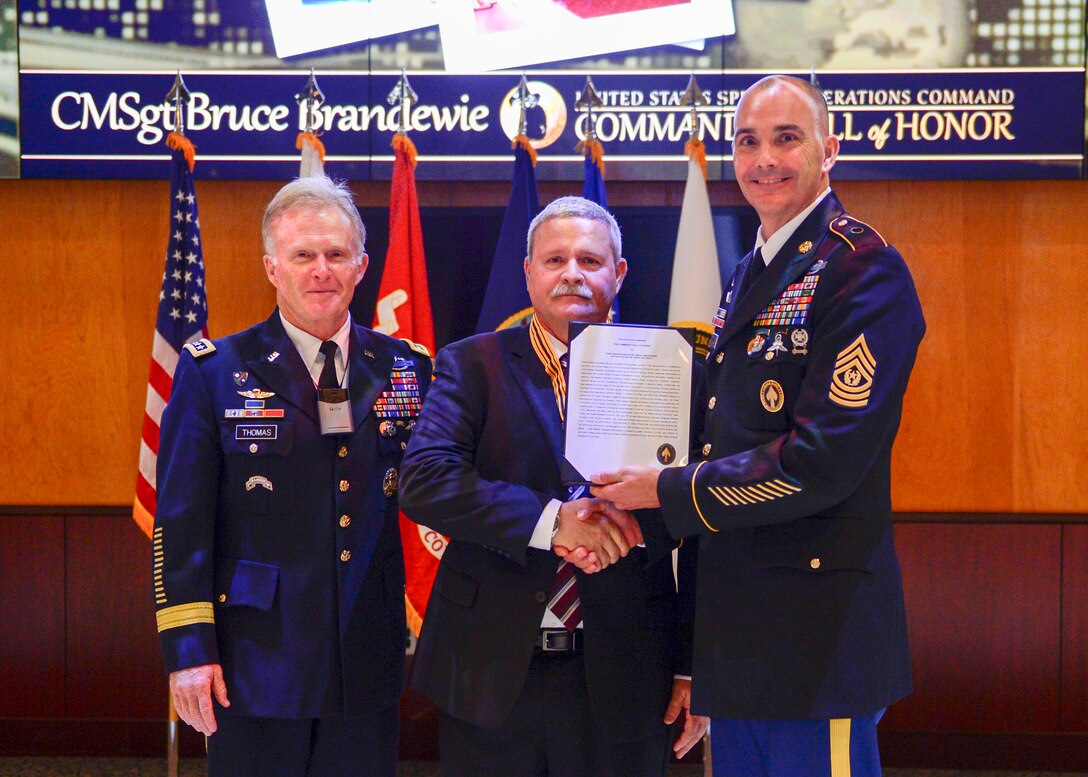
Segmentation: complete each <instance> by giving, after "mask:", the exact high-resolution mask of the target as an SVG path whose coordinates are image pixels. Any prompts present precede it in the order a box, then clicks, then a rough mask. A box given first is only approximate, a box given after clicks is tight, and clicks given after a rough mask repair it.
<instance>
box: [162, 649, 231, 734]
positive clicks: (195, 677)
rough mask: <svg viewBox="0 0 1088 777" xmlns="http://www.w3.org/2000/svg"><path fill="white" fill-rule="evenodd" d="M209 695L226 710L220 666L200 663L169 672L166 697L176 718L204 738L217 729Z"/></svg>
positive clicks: (224, 683)
mask: <svg viewBox="0 0 1088 777" xmlns="http://www.w3.org/2000/svg"><path fill="white" fill-rule="evenodd" d="M212 693H214V694H215V699H216V701H218V702H219V703H220V704H221V705H222V706H224V707H229V706H230V701H229V700H228V699H227V684H226V682H224V680H223V667H222V666H220V665H219V664H204V665H203V666H193V667H189V668H188V669H179V670H178V671H176V672H171V673H170V694H171V695H172V696H173V697H174V709H176V710H177V711H178V716H179V717H180V718H181V719H182V720H184V721H185V722H186V723H188V724H189V725H190V726H192V727H193V728H195V729H196V730H197V731H199V732H200V733H201V734H203V735H204V736H211V735H212V734H214V733H215V731H216V729H217V728H219V726H218V725H217V724H216V722H215V711H214V710H213V709H212Z"/></svg>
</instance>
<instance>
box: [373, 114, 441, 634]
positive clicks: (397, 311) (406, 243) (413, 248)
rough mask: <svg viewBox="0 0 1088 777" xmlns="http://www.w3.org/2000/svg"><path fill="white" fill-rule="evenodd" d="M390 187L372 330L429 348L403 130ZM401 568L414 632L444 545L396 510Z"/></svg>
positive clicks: (410, 153)
mask: <svg viewBox="0 0 1088 777" xmlns="http://www.w3.org/2000/svg"><path fill="white" fill-rule="evenodd" d="M393 150H394V152H395V154H396V159H395V160H394V162H393V191H392V194H391V196H390V200H389V250H388V251H387V252H386V255H385V270H384V272H383V273H382V282H381V286H380V288H379V290H378V304H377V307H376V308H375V312H374V329H375V331H378V332H381V333H383V334H387V335H390V336H391V337H401V338H407V339H409V340H412V341H413V342H415V343H418V344H420V345H423V346H426V348H427V350H428V351H430V352H431V353H432V354H433V353H434V350H435V348H434V320H433V319H432V318H431V296H430V294H429V293H428V291H427V264H426V261H425V260H424V258H423V230H422V228H421V225H420V223H419V202H418V200H417V199H416V177H415V167H416V147H415V145H414V144H413V143H412V141H411V140H409V138H408V136H406V135H397V136H396V137H394V138H393ZM400 536H401V541H402V542H403V544H404V568H405V572H406V573H407V587H406V588H405V594H404V599H405V606H406V608H407V611H408V626H409V628H411V629H412V632H413V633H414V634H415V635H416V636H419V628H420V626H422V625H423V615H424V613H425V612H426V610H427V600H428V599H429V598H430V595H431V586H432V585H433V584H434V576H435V573H436V572H437V571H438V562H439V560H440V559H441V558H442V552H443V551H444V550H445V549H446V538H445V537H443V536H442V535H441V534H439V533H438V532H436V531H433V530H431V529H428V528H427V527H425V526H420V525H419V524H416V523H413V522H412V521H410V520H408V518H406V517H405V515H404V513H401V515H400Z"/></svg>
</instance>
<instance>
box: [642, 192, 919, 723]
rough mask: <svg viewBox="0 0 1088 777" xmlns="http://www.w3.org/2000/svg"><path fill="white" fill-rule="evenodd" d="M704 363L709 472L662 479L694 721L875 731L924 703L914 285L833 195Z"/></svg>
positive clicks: (730, 321)
mask: <svg viewBox="0 0 1088 777" xmlns="http://www.w3.org/2000/svg"><path fill="white" fill-rule="evenodd" d="M751 261H752V256H751V254H749V255H748V256H747V257H746V258H745V260H744V261H742V262H741V264H740V266H739V267H738V268H737V271H736V272H735V274H734V276H733V279H732V280H731V281H730V282H729V283H728V284H727V287H726V293H725V295H724V297H723V301H722V309H721V310H720V311H719V319H724V324H722V325H721V326H719V327H718V329H717V331H716V333H715V337H714V338H713V339H712V345H711V352H710V354H709V356H708V358H707V370H706V378H707V386H708V394H709V395H710V399H709V401H708V409H707V412H706V423H705V429H704V431H703V434H702V442H703V448H702V454H703V459H704V461H701V462H698V463H695V464H692V465H690V466H688V467H685V468H683V469H676V470H666V471H665V472H664V473H662V476H661V478H660V480H659V482H658V495H659V496H660V498H661V504H662V511H663V514H664V516H665V520H666V521H667V523H668V526H669V529H670V531H671V532H672V533H673V534H674V535H675V536H677V537H683V536H690V535H698V536H699V565H698V575H697V583H696V587H697V596H696V599H697V604H696V619H695V635H696V636H695V666H694V677H693V688H692V693H693V705H692V706H693V709H694V710H695V711H696V712H698V713H700V714H704V715H711V716H715V717H730V718H751V719H804V718H841V717H857V716H862V715H868V714H871V713H874V712H876V711H878V710H879V709H881V708H883V707H885V706H887V705H888V704H889V703H891V702H892V701H894V700H895V699H897V698H899V697H901V696H903V695H905V694H907V693H909V691H910V689H911V677H910V662H909V657H908V653H907V632H906V616H905V613H904V607H903V590H902V582H901V579H900V572H899V562H898V560H897V558H896V553H895V547H894V543H893V537H892V521H891V492H890V489H891V450H892V443H893V441H894V440H895V435H896V431H897V430H898V427H899V419H900V415H901V411H902V404H903V394H904V392H905V391H906V388H907V380H908V378H909V376H910V372H911V368H912V367H913V365H914V358H915V354H916V352H917V349H918V344H919V342H920V341H921V338H922V334H923V332H924V331H925V323H924V321H923V318H922V310H921V307H920V305H919V303H918V296H917V294H916V292H915V289H914V284H913V282H912V280H911V276H910V272H909V271H908V269H907V267H906V265H905V264H904V262H903V259H902V257H901V256H900V255H899V253H898V252H897V251H896V250H895V249H894V248H892V247H891V246H889V245H888V244H887V243H886V242H885V241H884V239H883V238H882V237H881V236H880V235H879V234H877V233H876V232H875V231H874V230H873V229H872V228H871V227H869V226H868V225H866V224H863V223H861V222H859V221H857V220H855V219H853V218H851V217H850V216H848V215H846V214H845V213H844V212H843V208H842V205H841V204H840V203H839V201H838V199H836V198H835V196H834V194H829V195H828V196H827V197H826V198H825V199H824V200H823V201H822V202H821V203H820V204H819V205H818V206H817V207H816V208H815V210H814V211H813V212H812V213H811V214H810V215H809V216H808V217H807V218H806V219H805V220H804V221H803V222H802V224H801V225H800V226H799V227H798V228H797V230H796V231H795V232H794V234H793V235H792V236H791V237H790V239H789V240H788V241H787V243H786V244H785V246H783V248H782V249H781V251H780V252H779V254H778V255H777V256H775V257H774V259H773V261H772V262H771V264H770V265H769V266H768V267H767V269H766V270H765V271H764V272H763V273H762V274H761V275H760V276H759V277H758V279H757V280H756V281H755V283H754V284H753V285H752V287H751V289H750V290H749V291H748V293H747V294H745V295H744V296H742V297H740V298H739V299H738V298H737V292H738V291H739V280H738V279H739V278H742V277H744V272H745V269H746V267H747V265H748V263H749V262H751Z"/></svg>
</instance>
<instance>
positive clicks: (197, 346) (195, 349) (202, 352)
mask: <svg viewBox="0 0 1088 777" xmlns="http://www.w3.org/2000/svg"><path fill="white" fill-rule="evenodd" d="M185 350H186V351H188V352H189V353H190V354H191V355H192V357H193V358H194V359H198V358H200V357H201V356H207V355H208V354H211V353H215V343H213V342H212V341H211V340H209V339H207V338H202V339H200V340H197V341H196V342H192V343H186V344H185Z"/></svg>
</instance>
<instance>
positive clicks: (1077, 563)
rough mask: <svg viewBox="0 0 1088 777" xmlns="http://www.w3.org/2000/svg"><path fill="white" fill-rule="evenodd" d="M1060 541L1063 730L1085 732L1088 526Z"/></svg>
mask: <svg viewBox="0 0 1088 777" xmlns="http://www.w3.org/2000/svg"><path fill="white" fill-rule="evenodd" d="M1062 534H1063V542H1062V559H1063V562H1064V563H1063V574H1062V720H1061V729H1062V731H1088V526H1066V527H1065V528H1064V529H1063V532H1062Z"/></svg>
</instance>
